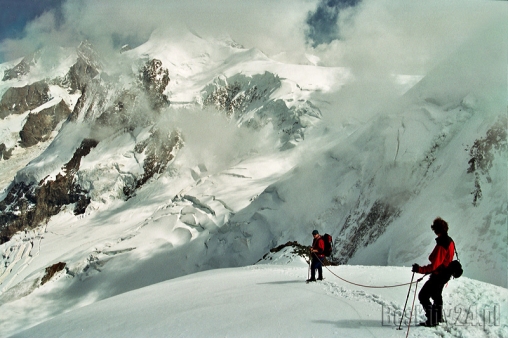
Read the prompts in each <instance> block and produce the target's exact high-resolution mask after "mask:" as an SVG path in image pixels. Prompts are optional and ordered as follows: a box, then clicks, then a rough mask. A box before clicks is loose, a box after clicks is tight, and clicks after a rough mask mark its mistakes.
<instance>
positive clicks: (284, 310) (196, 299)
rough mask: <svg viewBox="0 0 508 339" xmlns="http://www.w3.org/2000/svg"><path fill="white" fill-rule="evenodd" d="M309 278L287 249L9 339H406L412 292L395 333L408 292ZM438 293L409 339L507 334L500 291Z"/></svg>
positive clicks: (382, 278) (400, 270)
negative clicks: (431, 324) (428, 324)
mask: <svg viewBox="0 0 508 339" xmlns="http://www.w3.org/2000/svg"><path fill="white" fill-rule="evenodd" d="M181 260H185V258H184V257H182V258H181ZM168 269H169V268H168ZM329 269H330V270H331V271H332V272H333V273H334V274H337V275H339V276H341V277H342V278H345V279H346V280H349V281H352V282H356V283H359V284H364V285H372V286H387V285H394V284H400V283H407V282H410V281H411V275H412V273H411V271H410V268H406V267H369V266H336V267H329ZM307 271H308V266H307V264H306V263H305V261H304V260H303V259H302V258H300V257H298V256H295V255H293V254H291V250H285V251H284V252H283V254H279V253H276V254H270V255H268V256H267V257H266V258H265V259H264V260H262V261H261V262H259V263H257V264H256V265H253V266H246V267H242V268H229V269H219V270H209V271H204V272H200V273H196V274H191V275H188V276H185V277H181V278H176V279H172V280H168V281H164V282H161V283H158V284H154V285H151V286H148V287H145V288H140V289H137V290H133V291H130V292H127V293H123V294H120V295H117V296H114V297H111V298H108V299H105V300H103V301H100V302H97V303H94V304H92V305H89V306H84V307H82V308H79V309H77V310H74V311H70V312H68V313H65V314H62V315H59V316H56V317H54V318H52V319H50V320H47V321H45V322H43V323H41V324H38V325H36V326H34V327H33V328H30V329H27V330H25V331H22V332H19V333H15V334H12V333H10V334H9V335H13V336H14V337H285V338H289V337H292V338H298V337H309V338H310V337H369V338H370V337H395V338H397V337H405V335H406V334H407V331H408V320H409V315H410V309H411V304H412V299H413V297H414V294H413V293H411V295H410V298H409V301H408V306H407V313H406V316H405V319H404V320H403V322H402V326H401V329H400V330H399V325H400V324H401V321H400V319H401V318H400V314H401V313H402V309H403V307H404V302H405V298H406V296H407V293H408V286H407V285H406V286H401V287H394V288H365V287H358V286H355V285H352V284H349V283H347V282H344V281H342V280H340V279H339V278H337V277H335V276H334V275H332V274H331V273H330V272H329V271H328V270H327V269H324V276H325V280H324V281H322V282H316V283H310V284H306V283H305V280H306V279H307ZM415 281H416V278H415ZM422 283H423V282H421V283H420V284H422ZM420 286H421V285H420ZM52 288H57V287H56V286H55V287H49V288H45V287H43V288H41V289H39V290H38V291H37V292H36V293H35V294H37V298H40V299H43V298H45V296H47V295H48V293H50V291H49V290H50V289H52ZM119 288H121V287H119ZM413 290H414V289H412V290H411V292H413ZM443 294H444V300H445V314H446V317H447V323H445V324H441V325H439V326H438V327H437V328H432V329H430V328H425V327H418V326H416V324H417V323H418V322H419V321H422V317H423V318H424V316H423V312H422V311H421V307H420V306H419V305H418V300H416V305H415V309H414V310H413V314H412V321H411V326H410V327H409V334H410V336H411V337H506V336H507V335H508V326H507V325H506V324H507V320H508V319H507V318H508V317H507V311H508V310H507V309H506V305H507V300H508V299H507V298H508V292H507V290H506V289H504V288H501V287H497V286H494V285H490V284H486V283H481V282H478V281H474V280H471V279H468V278H462V277H461V278H459V279H458V280H452V281H450V282H449V284H448V286H447V287H446V288H445V290H444V293H443ZM55 302H56V300H55ZM27 306H28V305H27ZM21 310H22V309H20V308H15V309H13V311H21ZM39 311H42V312H44V310H39Z"/></svg>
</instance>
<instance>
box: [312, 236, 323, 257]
mask: <svg viewBox="0 0 508 339" xmlns="http://www.w3.org/2000/svg"><path fill="white" fill-rule="evenodd" d="M312 249H314V250H317V253H316V254H317V256H318V258H324V257H325V254H324V252H325V240H324V239H323V238H322V237H321V236H320V237H319V238H317V239H314V240H313V241H312Z"/></svg>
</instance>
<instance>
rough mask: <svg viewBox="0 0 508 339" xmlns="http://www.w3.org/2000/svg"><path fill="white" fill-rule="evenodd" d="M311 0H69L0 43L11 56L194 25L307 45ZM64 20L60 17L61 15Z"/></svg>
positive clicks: (242, 37)
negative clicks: (16, 37) (57, 10)
mask: <svg viewBox="0 0 508 339" xmlns="http://www.w3.org/2000/svg"><path fill="white" fill-rule="evenodd" d="M314 3H315V2H314V1H309V0H282V1H270V0H258V1H243V0H242V1H238V0H196V1H179V0H149V1H145V0H132V1H123V0H109V1H101V0H86V1H85V0H67V1H66V2H65V3H63V5H62V8H61V14H57V13H56V12H55V11H49V12H47V13H46V14H45V15H44V16H41V17H39V18H37V19H36V20H34V21H32V22H31V23H30V24H28V25H27V26H26V28H25V35H24V37H23V38H21V39H16V40H13V39H11V40H7V41H3V42H1V43H0V52H2V53H3V54H4V55H5V57H6V58H9V59H13V58H17V57H20V56H23V55H25V54H27V53H29V52H33V50H34V49H36V48H38V47H40V46H55V45H58V46H61V45H67V46H77V44H79V41H81V40H84V39H88V40H89V41H91V42H92V43H93V44H94V46H101V47H102V48H104V49H107V48H109V49H111V48H114V47H117V46H118V45H121V44H124V43H131V44H140V43H142V42H144V41H146V40H147V39H148V38H149V36H150V34H151V33H152V32H153V31H154V30H155V29H164V30H166V31H168V32H170V34H181V32H182V31H183V30H188V29H192V30H193V31H195V32H197V33H198V34H200V35H203V36H205V35H210V36H217V35H222V34H224V33H228V34H229V35H230V36H231V37H232V38H233V39H234V40H236V41H238V42H239V43H241V44H243V45H244V46H245V47H247V48H250V47H257V48H259V49H261V50H262V51H263V52H265V53H267V54H276V53H280V52H282V51H287V50H295V49H300V50H303V46H304V40H305V37H304V34H305V32H304V30H305V23H304V20H305V16H306V15H307V13H308V11H310V10H311V9H312V8H313V7H314ZM60 17H61V18H62V20H57V18H60Z"/></svg>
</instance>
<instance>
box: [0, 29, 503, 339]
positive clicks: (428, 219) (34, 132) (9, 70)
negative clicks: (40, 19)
mask: <svg viewBox="0 0 508 339" xmlns="http://www.w3.org/2000/svg"><path fill="white" fill-rule="evenodd" d="M496 34H498V36H499V41H500V44H501V45H502V44H503V41H504V40H503V34H501V33H499V32H497V33H496ZM504 43H505V42H504ZM479 44H480V45H481V41H480V42H478V41H475V44H474V46H478V45H479ZM486 44H487V43H486ZM49 55H51V57H49ZM503 58H504V59H503ZM314 59H315V58H313V57H312V56H309V62H308V63H305V64H288V63H283V62H281V61H276V60H274V59H273V58H270V57H268V56H267V55H265V54H264V53H263V52H262V51H260V50H258V49H256V48H251V49H247V48H244V47H243V46H241V45H239V44H237V43H235V42H234V41H233V40H232V39H231V38H229V37H221V38H215V39H204V38H202V37H199V36H197V35H196V34H193V33H188V34H187V35H186V36H183V37H181V36H180V37H178V38H174V37H169V36H167V35H164V34H163V33H162V32H158V31H156V32H154V33H153V34H152V36H151V38H150V39H149V40H148V41H147V42H146V43H144V44H142V45H141V46H138V47H136V48H132V49H129V48H127V47H124V48H122V50H121V51H118V53H117V54H116V55H114V56H109V55H108V56H104V55H101V54H100V53H99V52H97V51H96V50H95V48H94V46H93V45H92V44H91V43H90V42H88V41H84V42H81V43H80V44H79V45H78V46H77V48H76V49H73V50H68V49H61V50H55V51H45V50H41V51H40V52H38V53H36V54H34V55H30V56H28V57H26V58H23V59H22V60H21V59H20V60H15V61H13V62H9V63H4V64H1V65H0V72H3V74H4V77H3V80H2V81H1V82H0V96H1V100H0V118H1V120H0V171H1V173H2V176H1V181H0V189H1V190H2V191H1V194H0V200H1V201H0V239H1V244H0V252H2V259H1V260H2V262H1V264H0V309H2V311H3V312H1V313H0V314H1V315H0V319H1V320H2V321H1V322H2V323H3V324H6V323H9V325H8V326H2V328H3V329H2V330H1V332H0V334H1V335H2V336H7V335H12V334H15V333H18V332H20V331H21V330H23V329H27V328H29V327H31V326H33V325H35V324H38V323H40V322H43V321H45V320H47V319H49V318H52V317H54V316H57V315H59V314H61V313H65V312H67V311H70V310H73V309H77V308H80V307H82V306H85V305H89V304H93V303H96V302H98V301H100V300H103V299H106V298H110V297H113V296H116V295H119V294H122V293H126V292H129V291H133V290H137V289H140V288H143V287H147V286H150V285H153V284H156V283H160V282H163V281H166V280H168V279H172V278H178V277H182V276H185V275H189V274H192V273H196V272H202V271H205V270H210V269H218V268H231V267H243V266H248V265H253V264H255V263H256V262H258V261H259V260H260V259H261V258H262V257H263V256H264V255H265V254H266V253H268V252H269V251H270V249H271V248H273V247H276V246H277V245H279V244H283V243H286V242H288V241H298V242H299V243H300V244H309V242H310V233H311V231H312V230H313V229H318V230H320V231H321V233H325V232H326V233H329V234H331V235H332V236H333V237H334V239H335V244H334V253H333V257H334V259H335V261H336V262H338V263H340V264H348V265H371V266H381V267H385V266H390V267H391V266H399V267H406V268H404V270H408V271H409V268H408V267H409V266H410V265H411V264H412V263H414V262H418V263H421V264H423V263H425V262H427V256H428V254H429V253H430V251H431V250H432V248H433V246H434V237H433V234H432V232H431V230H430V227H429V226H430V224H431V223H432V220H433V219H434V218H435V217H436V216H441V217H443V218H444V219H445V220H447V221H448V222H449V224H450V236H451V237H452V238H453V239H454V240H455V241H456V244H457V250H458V253H459V258H460V260H461V262H462V263H463V266H464V269H465V273H464V276H465V277H467V278H469V279H476V280H479V281H481V282H485V283H490V284H495V285H498V286H501V287H502V288H500V290H501V291H505V289H506V287H507V286H508V283H507V252H506V244H507V242H508V228H507V209H508V199H507V192H508V191H507V188H508V180H507V171H506V165H507V156H508V143H507V136H506V131H507V121H508V120H507V102H506V93H507V77H506V67H505V66H506V63H505V62H501V65H502V66H504V70H503V69H502V68H503V67H501V69H500V68H499V67H496V66H498V65H499V64H500V62H499V60H506V50H503V49H502V48H500V49H494V50H493V49H492V48H491V46H490V45H486V46H485V48H484V49H481V50H479V49H471V48H469V47H468V45H465V46H462V48H461V49H460V50H457V51H456V53H455V54H452V55H450V56H448V57H447V59H445V60H443V61H442V62H441V63H440V65H438V66H437V67H435V68H434V69H433V70H432V71H430V72H428V73H427V74H416V75H411V76H407V75H394V76H392V77H391V79H393V81H392V83H390V85H391V86H393V87H394V88H396V90H397V92H398V93H402V94H401V95H400V96H398V97H397V98H395V99H394V100H390V101H389V102H383V103H380V104H379V106H378V107H375V106H376V105H369V106H370V107H375V109H374V110H371V111H365V112H363V111H358V110H351V111H348V109H349V108H350V106H349V105H348V100H347V96H349V95H350V94H351V92H352V91H356V92H355V93H354V94H355V95H360V96H361V97H362V100H364V101H369V100H370V97H369V92H368V90H365V91H360V92H358V90H357V89H356V88H357V87H356V86H357V84H358V81H359V80H358V78H357V77H355V74H354V73H353V72H352V71H351V70H350V69H348V68H346V67H325V66H318V65H316V64H317V63H316V62H311V61H310V60H314ZM49 60H51V62H50V61H49ZM55 60H57V61H55ZM385 85H386V84H385ZM375 269H379V268H375ZM380 270H381V269H380ZM389 270H390V272H397V274H399V272H400V271H399V270H402V268H390V269H389ZM220 272H226V271H220ZM48 274H49V275H48ZM53 274H55V275H54V276H53ZM202 274H204V275H201V276H200V275H198V276H197V277H203V284H206V281H204V279H205V278H206V277H207V275H206V274H209V273H202ZM219 274H223V273H219ZM394 274H395V273H394ZM304 275H306V272H304ZM46 277H49V278H46ZM196 279H199V278H196ZM225 279H227V277H225ZM469 279H468V280H467V281H468V282H469V281H471V280H469ZM475 283H477V284H480V283H479V282H475ZM167 284H168V286H169V284H170V283H167ZM175 284H177V283H175ZM482 286H483V285H482ZM164 288H166V287H164ZM167 288H169V287H167ZM175 288H176V287H175ZM503 288H504V289H503ZM42 290H44V293H42V292H41V291H42ZM141 291H143V290H140V291H139V292H138V293H141ZM161 293H162V292H161ZM503 293H504V292H503ZM62 300H64V301H62ZM504 300H505V301H506V297H505V299H504ZM32 305H38V307H37V309H33V306H32ZM110 305H114V304H110ZM105 307H106V308H107V307H110V306H105ZM41 309H43V310H42V311H41ZM9 310H16V312H17V315H15V316H14V315H13V314H12V312H10V311H9ZM105 312H106V311H105ZM33 333H34V332H32V334H31V335H33ZM91 333H92V332H90V333H88V335H90V336H93V334H91ZM175 333H176V332H175ZM231 333H234V335H239V334H237V333H236V332H231ZM253 333H254V332H253ZM503 333H506V332H503ZM153 334H154V335H157V336H163V335H164V334H163V333H161V332H153ZM29 335H30V334H29ZM48 335H50V336H54V335H56V334H55V333H53V332H51V333H50V332H48ZM72 335H73V336H74V335H77V334H76V333H74V334H72ZM107 335H109V336H111V335H113V334H112V333H107ZM120 335H122V334H120ZM123 335H124V336H127V333H124V334H123ZM175 335H177V334H175ZM191 335H192V334H191ZM283 335H284V334H283ZM285 335H293V334H288V333H286V334H285ZM326 335H333V333H331V332H330V333H327V334H326ZM379 335H382V336H385V334H384V332H383V333H381V334H379ZM452 335H453V333H452ZM458 335H460V333H459V334H458Z"/></svg>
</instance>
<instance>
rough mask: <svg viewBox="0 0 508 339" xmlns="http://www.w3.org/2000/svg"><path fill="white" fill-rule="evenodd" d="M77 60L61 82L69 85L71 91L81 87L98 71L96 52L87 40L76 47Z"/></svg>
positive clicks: (79, 89) (98, 63)
mask: <svg viewBox="0 0 508 339" xmlns="http://www.w3.org/2000/svg"><path fill="white" fill-rule="evenodd" d="M77 54H78V60H77V61H76V63H75V64H74V65H72V67H71V68H70V69H69V72H68V73H67V75H66V76H65V79H64V80H63V82H62V84H63V85H64V86H67V87H70V89H71V93H75V92H76V91H83V89H84V88H85V87H86V86H87V85H88V84H89V83H90V82H91V81H92V79H94V78H95V77H96V76H97V75H98V74H99V72H100V68H101V67H100V62H99V57H98V55H97V53H96V52H95V51H94V49H93V47H92V45H91V44H90V43H89V42H88V41H83V42H82V43H81V44H80V45H79V47H78V48H77Z"/></svg>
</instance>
